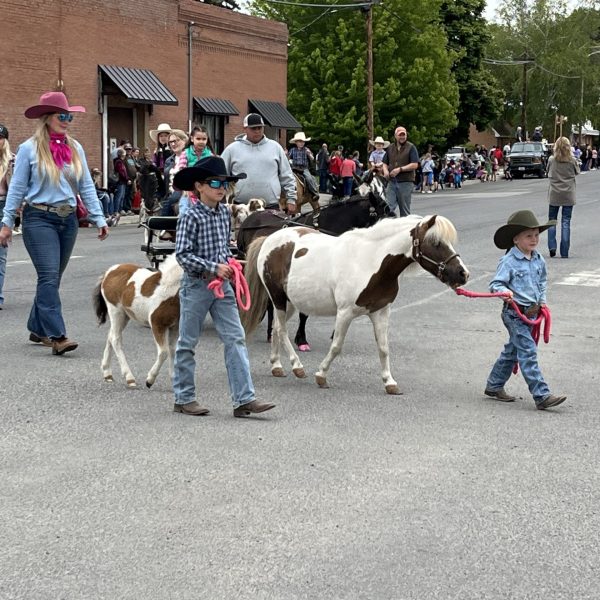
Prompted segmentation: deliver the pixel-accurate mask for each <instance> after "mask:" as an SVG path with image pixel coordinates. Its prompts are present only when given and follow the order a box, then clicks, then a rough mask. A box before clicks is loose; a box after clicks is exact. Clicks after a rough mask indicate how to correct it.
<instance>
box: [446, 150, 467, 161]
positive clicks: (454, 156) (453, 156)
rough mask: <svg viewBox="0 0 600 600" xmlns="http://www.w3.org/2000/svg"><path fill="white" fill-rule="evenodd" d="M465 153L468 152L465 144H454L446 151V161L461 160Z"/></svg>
mask: <svg viewBox="0 0 600 600" xmlns="http://www.w3.org/2000/svg"><path fill="white" fill-rule="evenodd" d="M463 154H467V149H466V148H465V147H464V146H453V147H452V148H450V149H449V150H448V152H446V157H445V158H446V162H450V161H451V160H453V161H454V162H456V161H459V160H460V159H461V158H462V155H463Z"/></svg>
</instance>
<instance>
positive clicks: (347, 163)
mask: <svg viewBox="0 0 600 600" xmlns="http://www.w3.org/2000/svg"><path fill="white" fill-rule="evenodd" d="M355 171H356V163H355V162H354V161H353V160H352V159H351V158H350V157H349V156H348V155H346V156H345V157H344V160H343V161H342V168H341V175H342V180H343V182H344V198H345V199H346V198H350V195H351V194H352V180H353V179H354V172H355Z"/></svg>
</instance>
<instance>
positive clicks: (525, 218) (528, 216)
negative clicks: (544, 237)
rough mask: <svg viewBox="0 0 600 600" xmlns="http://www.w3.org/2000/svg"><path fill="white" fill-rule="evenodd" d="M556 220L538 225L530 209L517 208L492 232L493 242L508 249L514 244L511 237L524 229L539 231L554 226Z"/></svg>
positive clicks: (498, 246) (503, 248)
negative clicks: (503, 223) (504, 223)
mask: <svg viewBox="0 0 600 600" xmlns="http://www.w3.org/2000/svg"><path fill="white" fill-rule="evenodd" d="M554 225H556V221H548V222H547V223H544V225H540V224H539V223H538V220H537V218H536V216H535V215H534V214H533V213H532V212H531V211H530V210H518V211H517V212H514V213H513V214H512V215H510V217H508V222H507V223H506V225H502V227H500V229H498V231H496V233H495V234H494V244H496V247H497V248H501V249H502V250H509V249H510V248H512V247H513V246H514V245H515V244H514V242H513V238H514V237H515V235H518V234H519V233H521V232H522V231H525V230H526V229H539V230H540V233H542V231H546V229H548V228H549V227H554Z"/></svg>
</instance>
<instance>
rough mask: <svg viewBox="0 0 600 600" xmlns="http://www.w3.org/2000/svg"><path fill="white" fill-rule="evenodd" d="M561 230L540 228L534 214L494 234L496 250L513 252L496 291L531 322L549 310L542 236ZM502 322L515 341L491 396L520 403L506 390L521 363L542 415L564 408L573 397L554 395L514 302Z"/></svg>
mask: <svg viewBox="0 0 600 600" xmlns="http://www.w3.org/2000/svg"><path fill="white" fill-rule="evenodd" d="M555 224H556V221H548V223H545V224H544V225H540V224H539V223H538V221H537V219H536V217H535V215H534V214H533V213H532V212H531V211H530V210H519V211H517V212H515V213H513V214H512V215H510V217H509V218H508V223H507V224H506V225H503V226H502V227H500V229H498V231H496V233H495V234H494V243H495V244H496V246H497V247H498V248H501V249H503V250H507V252H506V254H505V255H504V256H503V257H502V258H501V259H500V263H499V265H498V269H497V271H496V275H495V277H494V279H493V280H492V282H491V283H490V291H492V292H506V293H508V294H509V295H510V297H511V298H512V299H513V300H514V301H515V303H516V304H517V305H518V306H519V308H520V310H521V312H522V313H523V314H524V315H526V316H527V317H529V318H530V319H535V317H537V315H538V313H539V310H540V308H541V307H543V306H545V305H546V280H547V278H546V263H545V261H544V259H543V258H542V255H541V254H540V253H539V252H538V251H537V250H536V247H537V245H538V243H539V241H540V233H541V232H542V231H545V230H546V229H548V228H549V227H552V226H553V225H555ZM502 321H503V322H504V325H505V327H506V329H508V333H509V340H508V342H507V344H506V345H505V346H504V350H502V352H501V354H500V356H499V357H498V359H497V360H496V363H495V364H494V366H493V368H492V371H491V373H490V375H489V377H488V380H487V385H486V387H485V394H486V395H487V396H491V397H492V398H495V399H496V400H500V401H501V402H514V400H515V397H514V396H510V395H509V394H507V393H506V391H505V390H504V384H505V383H506V382H507V381H508V379H509V378H510V375H511V373H512V369H513V365H514V364H515V362H516V361H518V363H519V367H520V368H521V373H522V374H523V378H524V379H525V381H526V382H527V385H528V386H529V391H530V392H531V395H532V396H533V399H534V400H535V405H536V407H537V408H538V409H539V410H545V409H546V408H550V407H552V406H558V405H559V404H562V403H563V402H564V401H565V400H566V399H567V397H566V396H554V395H552V394H551V393H550V389H549V388H548V384H547V383H546V382H545V381H544V377H543V375H542V372H541V371H540V367H539V365H538V361H537V346H536V344H535V341H534V340H533V337H532V335H531V325H528V324H527V323H525V322H523V321H522V320H521V318H520V317H519V315H518V314H517V313H516V311H515V310H514V308H512V306H511V305H510V304H509V303H508V302H505V304H504V306H503V308H502Z"/></svg>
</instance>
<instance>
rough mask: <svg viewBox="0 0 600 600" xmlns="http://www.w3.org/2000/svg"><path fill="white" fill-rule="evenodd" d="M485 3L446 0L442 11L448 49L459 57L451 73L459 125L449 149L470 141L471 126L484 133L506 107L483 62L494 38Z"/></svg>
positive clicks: (497, 86) (441, 15)
mask: <svg viewBox="0 0 600 600" xmlns="http://www.w3.org/2000/svg"><path fill="white" fill-rule="evenodd" d="M485 4H486V2H485V0H445V1H444V2H442V6H441V9H440V18H441V22H442V24H443V25H444V28H445V29H446V34H447V37H448V47H449V48H451V49H452V51H453V52H454V53H455V55H456V57H457V59H456V60H455V62H454V66H453V68H452V70H453V73H454V76H455V78H456V83H457V84H458V93H459V104H458V111H457V119H458V124H457V126H456V127H455V128H454V129H453V130H452V131H451V132H449V134H448V145H450V146H454V145H459V144H463V143H465V142H466V141H467V140H468V138H469V125H470V124H471V123H473V124H475V125H476V126H477V129H479V130H480V131H483V130H484V129H485V128H486V127H487V126H488V125H489V124H490V123H491V122H492V121H494V120H495V119H497V118H498V116H499V115H500V113H501V112H502V107H503V104H504V94H503V92H502V88H501V87H500V86H499V83H498V81H497V80H496V78H495V77H494V75H493V74H492V73H491V72H490V70H489V69H488V68H487V67H486V66H485V65H484V63H483V58H484V55H485V53H486V48H487V45H488V44H489V42H490V39H491V36H490V33H489V27H488V24H487V22H486V21H485V19H484V18H483V11H484V9H485Z"/></svg>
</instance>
